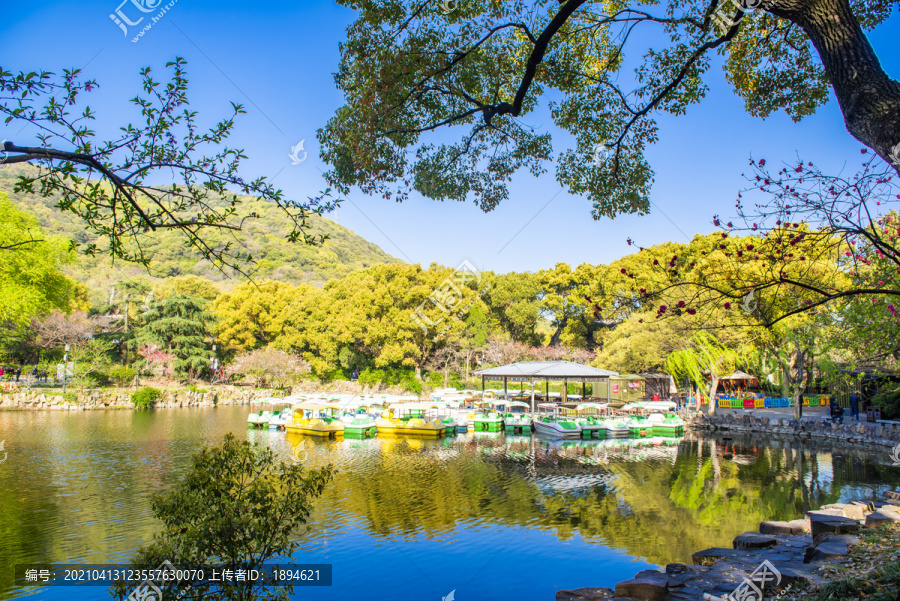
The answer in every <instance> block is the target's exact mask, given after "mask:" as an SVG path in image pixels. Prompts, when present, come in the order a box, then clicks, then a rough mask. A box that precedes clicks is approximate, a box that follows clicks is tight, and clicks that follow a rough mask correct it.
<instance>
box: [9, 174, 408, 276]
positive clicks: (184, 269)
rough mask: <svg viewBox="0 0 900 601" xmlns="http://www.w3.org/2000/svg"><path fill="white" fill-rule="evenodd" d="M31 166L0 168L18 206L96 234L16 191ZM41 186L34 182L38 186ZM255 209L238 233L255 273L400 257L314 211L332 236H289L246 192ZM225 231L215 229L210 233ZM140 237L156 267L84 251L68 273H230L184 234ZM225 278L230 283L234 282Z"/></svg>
mask: <svg viewBox="0 0 900 601" xmlns="http://www.w3.org/2000/svg"><path fill="white" fill-rule="evenodd" d="M24 169H32V167H30V166H19V165H7V166H4V167H2V168H0V191H3V192H6V193H7V194H9V197H10V200H12V201H13V202H14V203H15V204H16V205H17V206H18V207H19V208H21V209H22V210H24V211H26V212H27V213H29V214H31V215H34V216H35V217H36V218H37V219H38V220H39V221H40V223H41V226H42V227H43V228H44V231H46V232H48V233H54V234H58V235H63V236H66V237H68V238H69V239H71V240H74V241H75V242H76V243H78V244H88V243H91V242H94V241H95V240H96V236H93V235H91V234H90V233H89V232H86V231H85V229H84V225H83V222H82V221H81V220H80V219H79V218H78V217H77V216H75V215H74V214H72V213H68V212H63V211H60V210H59V209H57V208H56V207H55V206H54V204H55V200H53V199H45V198H41V197H40V196H38V195H32V194H24V193H14V192H13V187H14V184H15V182H16V176H17V175H18V174H19V173H22V172H23V170H24ZM37 188H38V186H37V185H36V186H35V189H37ZM250 211H255V212H256V213H258V214H260V215H261V216H262V219H257V220H254V221H252V222H250V223H249V226H248V227H246V228H245V231H243V232H238V233H237V234H236V236H237V240H238V241H239V242H240V244H241V245H242V246H243V247H244V248H245V249H247V250H249V251H250V253H251V254H252V255H253V257H254V259H255V260H256V265H255V266H253V267H251V268H250V269H248V273H250V274H251V275H252V276H253V277H254V278H255V279H275V280H281V281H283V282H290V283H292V284H299V283H308V284H314V285H320V284H322V283H324V282H325V281H328V280H330V279H333V278H337V277H341V276H344V275H346V274H347V273H349V272H351V271H353V270H356V269H363V268H366V267H370V266H372V265H378V264H382V263H398V262H400V261H399V260H398V259H395V258H394V257H392V256H390V255H389V254H387V253H385V252H384V251H383V250H381V249H380V248H379V247H378V246H376V245H374V244H372V243H371V242H368V241H366V240H364V239H363V238H361V237H359V236H357V235H356V234H354V233H353V232H352V231H350V230H348V229H347V228H345V227H343V226H342V225H339V224H337V223H335V222H333V221H331V220H329V219H325V218H321V217H317V216H313V218H312V219H311V223H312V226H313V227H312V232H313V233H315V234H319V233H326V234H328V235H329V236H330V238H329V239H328V240H327V241H326V242H325V244H324V245H322V246H318V247H310V246H305V245H303V244H302V243H291V242H288V241H287V240H285V235H286V234H287V233H288V232H289V231H290V224H289V222H288V219H287V217H286V216H285V215H284V214H283V213H282V212H281V210H280V209H279V208H278V207H277V206H275V205H274V204H272V203H270V202H265V201H260V200H255V199H251V198H247V199H246V201H245V203H243V204H242V209H241V213H244V212H248V213H249V212H250ZM221 235H222V234H219V233H218V232H213V233H212V234H211V235H210V239H213V240H215V239H217V238H218V237H219V236H221ZM144 238H145V239H142V240H141V244H142V245H143V247H144V250H145V253H146V254H147V256H149V257H151V272H150V273H148V272H147V270H146V269H145V268H143V267H142V266H140V265H131V264H126V263H123V262H121V261H116V262H115V264H113V262H112V261H111V260H110V259H109V258H107V257H100V256H96V257H90V256H87V255H80V256H79V259H78V262H77V263H76V264H75V265H73V266H72V267H70V268H67V271H68V272H69V275H71V276H72V277H74V278H75V279H77V280H79V281H81V282H84V283H86V284H88V285H104V284H105V283H106V282H109V281H118V280H123V279H127V278H129V277H132V276H136V275H143V276H150V277H153V278H164V277H169V276H177V275H185V274H193V275H199V276H202V277H205V278H208V279H210V280H213V281H222V280H227V279H228V278H227V276H226V275H224V274H222V273H221V272H220V271H218V270H217V269H215V268H214V267H212V266H211V265H210V264H209V263H207V262H204V261H199V260H198V259H197V258H196V257H195V256H192V255H191V254H190V253H189V252H187V250H186V249H185V248H184V246H182V243H181V238H180V237H179V235H178V234H177V233H175V232H173V231H162V232H153V233H149V234H147V235H146V236H145V237H144ZM228 284H230V282H228V283H226V284H225V288H230V287H231V286H230V285H228Z"/></svg>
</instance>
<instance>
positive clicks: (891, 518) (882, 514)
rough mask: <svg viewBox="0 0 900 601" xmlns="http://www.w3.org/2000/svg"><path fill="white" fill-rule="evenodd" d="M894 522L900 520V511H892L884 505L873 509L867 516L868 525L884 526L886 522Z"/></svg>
mask: <svg viewBox="0 0 900 601" xmlns="http://www.w3.org/2000/svg"><path fill="white" fill-rule="evenodd" d="M894 522H900V513H897V512H896V511H890V510H888V509H886V508H884V507H882V508H881V509H879V510H877V511H873V512H872V513H870V514H869V515H868V516H866V526H867V527H868V526H884V525H886V524H893V523H894Z"/></svg>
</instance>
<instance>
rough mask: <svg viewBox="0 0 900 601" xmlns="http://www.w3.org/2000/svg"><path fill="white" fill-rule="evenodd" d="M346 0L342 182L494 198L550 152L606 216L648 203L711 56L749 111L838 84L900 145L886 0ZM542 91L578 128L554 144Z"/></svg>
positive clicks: (339, 138)
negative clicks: (882, 39) (876, 31)
mask: <svg viewBox="0 0 900 601" xmlns="http://www.w3.org/2000/svg"><path fill="white" fill-rule="evenodd" d="M339 3H340V4H342V5H345V6H348V7H351V8H353V9H355V10H356V11H357V12H358V18H357V20H356V22H354V23H353V24H352V25H351V26H350V28H349V29H348V32H347V40H346V42H344V43H343V44H342V45H341V62H340V66H339V70H338V72H337V74H336V75H335V81H336V83H337V86H338V88H339V89H340V90H341V91H342V92H343V94H344V97H345V105H344V106H342V107H340V108H339V109H338V110H337V111H336V113H335V115H334V117H333V118H332V119H331V120H330V121H329V123H328V125H327V126H326V127H325V128H324V129H323V130H321V132H320V134H319V141H320V142H321V144H322V156H323V158H324V160H325V161H326V162H328V163H329V164H330V165H331V170H330V171H328V172H327V174H326V177H327V178H328V180H329V181H330V182H331V183H332V184H333V185H335V186H337V187H338V189H339V190H341V191H346V190H347V189H348V188H349V187H351V186H359V187H360V189H362V190H363V191H364V192H366V193H372V194H374V193H377V194H384V195H386V196H392V195H395V196H396V197H397V198H398V199H401V200H402V199H403V198H405V197H406V196H407V195H408V194H409V193H410V192H411V191H416V192H418V193H419V194H421V195H423V196H425V197H427V198H431V199H435V200H457V201H463V200H466V199H468V198H472V199H473V200H474V202H475V203H476V204H477V205H478V206H479V207H480V208H482V209H483V210H485V211H489V210H491V209H493V208H494V207H495V206H497V204H498V203H499V202H501V201H503V200H504V199H505V198H506V197H507V195H508V190H507V183H508V182H509V181H510V179H511V177H512V175H513V174H514V173H515V172H516V171H518V170H520V169H526V170H528V171H529V172H531V173H532V174H534V175H538V174H540V173H543V172H544V171H545V170H546V169H547V166H548V164H549V163H550V162H551V161H552V162H553V163H554V164H555V165H556V178H557V180H558V181H559V182H560V184H561V185H563V186H565V187H566V188H567V189H568V190H569V191H570V192H571V193H573V194H578V195H586V196H587V197H588V199H589V200H590V201H591V203H592V204H593V215H594V217H595V218H598V219H599V218H600V217H601V216H605V217H610V218H612V217H614V216H615V215H617V214H620V213H647V212H648V211H649V208H650V205H649V190H650V186H651V184H652V182H653V169H652V167H651V165H650V164H649V162H648V161H647V158H646V155H645V153H646V152H647V149H648V147H649V146H650V145H651V144H653V143H655V142H656V141H657V138H658V136H659V127H658V124H657V121H656V117H657V115H659V114H663V113H668V114H673V115H681V114H684V113H685V112H686V111H687V110H688V109H689V108H690V107H691V106H692V105H696V104H698V103H700V102H701V101H702V100H703V98H704V96H705V94H706V91H707V88H708V83H707V81H708V78H709V70H710V69H711V67H712V66H713V64H714V62H715V59H716V56H717V55H718V57H720V58H721V60H722V62H723V66H724V69H725V75H726V77H727V79H728V81H729V82H730V83H731V85H732V87H733V89H734V92H735V94H737V95H738V96H740V97H741V98H742V99H743V100H744V102H745V106H746V110H747V112H748V113H750V114H751V115H754V116H757V117H760V118H765V117H767V116H769V115H770V114H772V113H773V112H775V111H778V110H783V111H785V112H786V113H787V114H788V115H790V117H791V118H792V119H794V120H800V119H802V118H803V117H805V116H807V115H810V114H811V113H813V112H814V111H815V110H816V109H817V108H818V107H820V106H821V105H823V104H824V103H825V102H827V100H828V91H829V86H830V87H831V90H833V92H834V93H835V95H836V97H837V99H838V104H839V106H840V108H841V110H842V111H843V114H844V118H845V124H846V127H847V129H848V131H849V132H850V133H851V134H852V135H853V136H855V137H856V138H857V139H858V140H859V141H860V142H862V143H863V144H865V145H866V146H868V147H869V148H871V149H873V150H874V151H875V152H876V153H877V154H878V156H880V157H881V158H882V159H884V160H886V161H889V160H890V157H891V153H892V151H893V149H894V148H895V146H896V145H897V144H898V143H900V117H898V115H900V83H898V82H897V81H895V80H893V79H891V78H890V77H889V76H888V74H887V73H885V72H884V70H883V69H882V67H881V65H880V63H879V61H878V58H877V57H876V56H875V53H874V51H873V50H872V47H871V45H870V43H869V41H868V39H867V37H866V34H865V32H866V31H869V30H871V29H872V28H874V27H877V26H878V25H880V24H881V23H883V22H884V21H885V20H886V19H887V18H888V17H889V16H890V14H891V12H892V10H893V8H894V6H895V5H896V2H893V1H891V0H854V1H853V3H852V5H851V1H850V0H815V1H811V2H797V1H796V0H767V1H766V2H762V3H759V6H758V7H757V8H756V10H749V9H748V8H745V7H741V10H737V9H736V7H735V3H729V2H727V1H724V0H723V1H713V2H709V1H700V0H689V1H687V2H684V1H676V0H667V1H666V2H662V3H646V2H641V1H636V2H631V3H627V2H626V3H613V2H591V1H589V0H562V1H558V0H552V1H551V0H530V1H528V2H521V1H518V0H498V1H496V2H489V3H484V2H454V3H452V7H453V8H452V10H449V11H448V10H444V8H442V5H441V4H440V3H436V2H420V1H419V0H391V1H387V2H371V1H363V2H360V1H358V0H339ZM447 6H451V5H447ZM747 6H750V4H749V3H748V4H747ZM647 40H652V42H650V43H648V42H647ZM629 69H633V71H632V72H631V73H628V72H627V70H629ZM542 102H544V103H546V106H547V107H548V108H549V110H550V114H551V117H552V119H553V122H554V124H555V125H556V126H557V127H559V128H560V129H562V130H563V131H564V132H565V133H566V134H568V135H571V136H572V138H574V140H575V145H574V148H560V149H556V150H557V152H556V158H554V148H553V147H552V143H551V139H550V134H549V133H547V132H546V131H540V130H539V131H535V130H534V129H533V128H532V127H530V126H529V125H527V123H526V121H525V118H526V117H530V116H532V115H533V114H534V113H535V112H536V111H537V110H538V109H539V108H540V107H542ZM451 128H453V129H452V130H451ZM445 130H446V131H445ZM451 132H456V133H455V134H454V133H451ZM897 168H900V166H897Z"/></svg>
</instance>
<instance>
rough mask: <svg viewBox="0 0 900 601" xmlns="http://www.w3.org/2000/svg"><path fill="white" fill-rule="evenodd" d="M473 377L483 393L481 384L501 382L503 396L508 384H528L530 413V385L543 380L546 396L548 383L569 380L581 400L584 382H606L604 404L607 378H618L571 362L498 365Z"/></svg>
mask: <svg viewBox="0 0 900 601" xmlns="http://www.w3.org/2000/svg"><path fill="white" fill-rule="evenodd" d="M475 375H476V376H481V390H482V391H484V382H485V380H495V381H497V380H503V393H504V395H507V393H508V390H507V386H508V384H509V382H530V383H531V410H532V411H534V383H535V381H537V382H540V381H541V380H543V381H544V382H546V387H547V395H548V396H549V393H550V382H551V381H553V382H562V383H563V385H564V386H565V385H567V384H568V383H569V380H575V381H576V382H581V396H582V397H584V396H585V391H586V385H587V383H588V382H602V381H604V380H605V381H606V384H607V386H606V397H607V398H606V400H607V402H609V378H610V377H611V376H617V375H619V373H618V372H615V371H609V370H607V369H600V368H597V367H591V366H590V365H583V364H581V363H574V362H572V361H520V362H519V363H510V364H509V365H501V366H500V367H492V368H490V369H482V370H479V371H476V372H475Z"/></svg>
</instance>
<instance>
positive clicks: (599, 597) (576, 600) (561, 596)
mask: <svg viewBox="0 0 900 601" xmlns="http://www.w3.org/2000/svg"><path fill="white" fill-rule="evenodd" d="M613 597H615V593H614V592H613V590H612V589H611V588H606V587H596V586H586V587H584V588H577V589H575V590H572V591H556V601H607V599H612V598H613Z"/></svg>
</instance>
